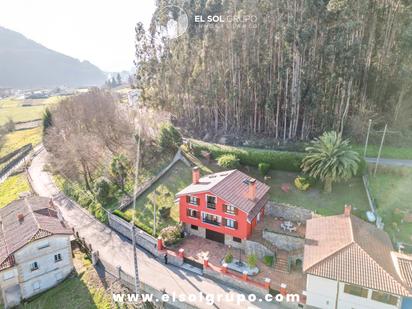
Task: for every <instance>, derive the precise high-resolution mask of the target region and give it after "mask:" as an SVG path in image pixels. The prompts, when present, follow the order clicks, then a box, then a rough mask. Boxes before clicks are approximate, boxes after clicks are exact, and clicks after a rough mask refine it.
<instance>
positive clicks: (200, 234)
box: [184, 223, 206, 238]
mask: <svg viewBox="0 0 412 309" xmlns="http://www.w3.org/2000/svg"><path fill="white" fill-rule="evenodd" d="M190 226H191V224H187V223H185V224H184V229H185V232H186V233H188V234H190V235H195V236H197V237H202V238H205V237H206V229H205V228H204V227H200V226H198V229H197V230H194V229H192V228H191V227H190Z"/></svg>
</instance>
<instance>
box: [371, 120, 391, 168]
mask: <svg viewBox="0 0 412 309" xmlns="http://www.w3.org/2000/svg"><path fill="white" fill-rule="evenodd" d="M387 128H388V124H385V129H383V135H382V140H381V145H380V147H379V152H378V157H377V158H376V163H375V171H374V172H373V176H376V171H377V170H378V164H379V159H380V158H381V152H382V147H383V141H384V140H385V135H386V130H387Z"/></svg>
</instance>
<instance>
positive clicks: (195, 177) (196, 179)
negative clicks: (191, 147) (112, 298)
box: [192, 166, 200, 185]
mask: <svg viewBox="0 0 412 309" xmlns="http://www.w3.org/2000/svg"><path fill="white" fill-rule="evenodd" d="M199 179H200V169H199V167H198V166H195V167H194V168H193V169H192V183H193V184H194V185H195V184H198V183H199Z"/></svg>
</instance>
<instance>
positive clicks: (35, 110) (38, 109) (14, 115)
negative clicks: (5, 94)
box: [0, 97, 61, 125]
mask: <svg viewBox="0 0 412 309" xmlns="http://www.w3.org/2000/svg"><path fill="white" fill-rule="evenodd" d="M60 100H61V97H50V98H48V99H37V100H19V99H3V100H0V125H3V124H5V123H6V122H8V121H9V119H11V120H13V121H14V122H24V121H30V120H35V119H40V118H42V115H43V112H44V110H45V108H46V107H47V106H52V105H54V104H56V103H58V102H59V101H60Z"/></svg>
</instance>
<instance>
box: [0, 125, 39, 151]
mask: <svg viewBox="0 0 412 309" xmlns="http://www.w3.org/2000/svg"><path fill="white" fill-rule="evenodd" d="M42 130H43V129H42V127H37V128H33V129H29V130H21V131H14V132H11V133H8V134H7V135H6V136H5V138H4V143H3V144H2V145H1V147H0V157H3V156H5V155H6V154H8V153H10V152H12V151H14V150H16V149H19V148H20V147H22V146H24V145H26V144H29V143H31V144H32V145H33V147H34V146H36V145H37V144H39V143H40V142H41V139H42Z"/></svg>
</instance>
